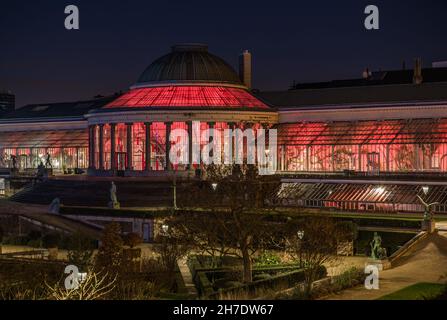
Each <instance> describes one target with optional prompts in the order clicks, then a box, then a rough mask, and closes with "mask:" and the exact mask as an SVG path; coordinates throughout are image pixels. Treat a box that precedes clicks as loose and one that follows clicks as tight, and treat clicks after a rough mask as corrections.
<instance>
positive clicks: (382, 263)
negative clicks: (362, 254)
mask: <svg viewBox="0 0 447 320" xmlns="http://www.w3.org/2000/svg"><path fill="white" fill-rule="evenodd" d="M367 265H375V266H377V268H378V269H379V271H382V270H387V269H391V262H390V261H389V260H388V259H382V260H375V259H368V260H367V261H366V262H365V266H367Z"/></svg>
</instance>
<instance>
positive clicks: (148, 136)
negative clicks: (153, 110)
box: [144, 122, 151, 171]
mask: <svg viewBox="0 0 447 320" xmlns="http://www.w3.org/2000/svg"><path fill="white" fill-rule="evenodd" d="M144 125H145V129H146V146H145V158H144V160H145V170H146V171H150V170H151V123H150V122H146V123H145V124H144Z"/></svg>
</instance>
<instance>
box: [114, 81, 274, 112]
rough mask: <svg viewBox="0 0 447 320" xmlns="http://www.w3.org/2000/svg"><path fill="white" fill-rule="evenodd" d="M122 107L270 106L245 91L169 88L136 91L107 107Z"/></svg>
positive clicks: (197, 87)
mask: <svg viewBox="0 0 447 320" xmlns="http://www.w3.org/2000/svg"><path fill="white" fill-rule="evenodd" d="M119 107H224V108H263V109H266V108H268V106H267V105H266V104H264V103H263V102H261V101H260V100H258V99H256V98H255V97H254V96H252V95H251V94H250V93H249V92H248V91H246V90H244V89H241V88H231V87H214V86H213V87H212V86H166V87H150V88H139V89H132V90H130V91H129V92H127V93H125V94H123V95H122V96H120V97H119V98H118V99H116V100H114V101H112V102H111V103H109V104H108V105H106V108H119Z"/></svg>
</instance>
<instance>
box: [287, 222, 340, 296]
mask: <svg viewBox="0 0 447 320" xmlns="http://www.w3.org/2000/svg"><path fill="white" fill-rule="evenodd" d="M345 229H346V228H340V227H339V225H337V223H336V222H335V220H334V219H333V218H330V217H326V216H308V217H306V218H304V219H302V220H300V221H297V222H296V223H294V224H292V228H290V229H289V231H290V232H289V233H288V235H289V237H288V239H287V247H288V251H289V253H290V254H291V256H292V257H294V258H295V259H300V260H301V259H302V261H303V262H304V264H303V267H304V271H303V272H304V289H305V292H304V293H305V295H306V296H309V295H310V293H311V289H312V283H313V282H314V281H316V280H318V279H319V278H320V276H321V272H322V271H323V270H324V269H323V266H324V265H325V264H329V263H333V262H336V261H337V259H338V257H337V244H338V242H339V240H340V239H344V238H345V237H346V235H345V234H344V232H346V231H345ZM298 230H300V231H301V232H297V231H298Z"/></svg>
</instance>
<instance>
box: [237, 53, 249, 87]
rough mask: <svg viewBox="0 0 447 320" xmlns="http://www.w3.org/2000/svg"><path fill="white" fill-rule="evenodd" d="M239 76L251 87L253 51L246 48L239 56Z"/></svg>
mask: <svg viewBox="0 0 447 320" xmlns="http://www.w3.org/2000/svg"><path fill="white" fill-rule="evenodd" d="M239 78H240V79H241V81H242V83H243V84H244V85H245V86H246V87H247V88H248V89H251V53H250V52H248V50H244V51H243V52H242V54H241V55H240V56H239Z"/></svg>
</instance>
